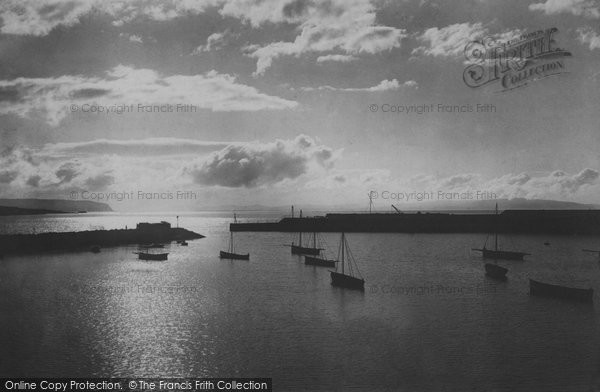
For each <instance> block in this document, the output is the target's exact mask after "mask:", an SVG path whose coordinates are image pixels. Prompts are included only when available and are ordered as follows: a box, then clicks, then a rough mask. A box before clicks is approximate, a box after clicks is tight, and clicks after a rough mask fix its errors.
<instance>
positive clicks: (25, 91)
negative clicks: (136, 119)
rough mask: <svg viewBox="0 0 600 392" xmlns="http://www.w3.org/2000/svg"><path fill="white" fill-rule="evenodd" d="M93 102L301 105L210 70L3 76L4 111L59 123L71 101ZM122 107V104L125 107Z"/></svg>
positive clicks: (248, 107)
mask: <svg viewBox="0 0 600 392" xmlns="http://www.w3.org/2000/svg"><path fill="white" fill-rule="evenodd" d="M85 103H94V104H98V105H101V106H103V107H105V108H111V107H112V109H111V110H119V109H118V108H116V107H115V104H116V103H119V104H133V105H134V110H133V111H135V110H137V105H138V104H141V105H154V104H171V105H177V104H182V105H194V106H196V107H197V108H198V109H207V110H212V111H257V110H265V109H271V110H281V109H290V108H294V107H296V106H297V103H296V102H294V101H289V100H286V99H283V98H279V97H275V96H270V95H266V94H263V93H260V92H259V91H258V90H256V89H255V88H254V87H250V86H247V85H243V84H240V83H238V82H237V81H236V78H235V77H233V76H231V75H227V74H220V73H218V72H216V71H214V70H213V71H210V72H207V73H205V74H201V75H172V76H162V75H159V74H158V73H157V72H155V71H153V70H150V69H135V68H131V67H127V66H123V65H119V66H116V67H114V68H113V69H112V70H110V71H109V72H108V73H107V76H106V77H104V78H99V77H83V76H73V75H66V76H60V77H54V78H17V79H13V80H0V114H8V113H13V114H17V115H19V116H22V117H26V116H28V115H29V114H31V113H34V112H41V113H42V114H44V115H45V117H46V119H47V121H48V123H49V124H51V125H53V126H56V125H58V124H59V123H60V121H61V120H62V119H63V118H65V117H66V116H67V115H68V111H69V107H70V105H71V104H76V105H79V106H77V107H76V108H77V110H79V109H83V106H81V105H83V104H85ZM121 109H122V108H121Z"/></svg>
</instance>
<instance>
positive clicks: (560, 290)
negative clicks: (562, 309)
mask: <svg viewBox="0 0 600 392" xmlns="http://www.w3.org/2000/svg"><path fill="white" fill-rule="evenodd" d="M529 294H530V295H536V296H540V297H551V298H561V299H568V300H572V301H579V302H593V300H594V290H593V289H578V288H573V287H565V286H558V285H553V284H548V283H542V282H538V281H535V280H533V279H529Z"/></svg>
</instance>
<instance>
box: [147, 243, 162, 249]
mask: <svg viewBox="0 0 600 392" xmlns="http://www.w3.org/2000/svg"><path fill="white" fill-rule="evenodd" d="M145 247H146V248H164V247H165V245H164V244H150V245H147V246H145Z"/></svg>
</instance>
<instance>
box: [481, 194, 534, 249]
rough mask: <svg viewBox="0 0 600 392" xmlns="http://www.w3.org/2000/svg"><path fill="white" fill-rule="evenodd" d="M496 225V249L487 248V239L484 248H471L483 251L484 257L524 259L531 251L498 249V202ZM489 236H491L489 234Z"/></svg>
mask: <svg viewBox="0 0 600 392" xmlns="http://www.w3.org/2000/svg"><path fill="white" fill-rule="evenodd" d="M495 217H496V225H495V228H494V249H487V247H486V246H487V239H486V243H484V244H483V248H471V250H476V251H478V252H481V256H482V257H483V258H484V259H494V260H496V259H503V260H523V259H524V257H525V256H529V255H530V253H526V252H516V251H511V250H500V249H498V223H497V222H498V203H496V211H495ZM488 238H489V236H488Z"/></svg>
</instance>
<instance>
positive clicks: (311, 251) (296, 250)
mask: <svg viewBox="0 0 600 392" xmlns="http://www.w3.org/2000/svg"><path fill="white" fill-rule="evenodd" d="M300 218H302V210H300ZM290 246H291V248H292V254H293V255H310V256H318V255H319V254H321V248H318V247H317V233H316V232H313V246H312V247H310V246H302V232H301V231H300V232H298V245H296V244H294V243H293V242H292V245H290Z"/></svg>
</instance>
